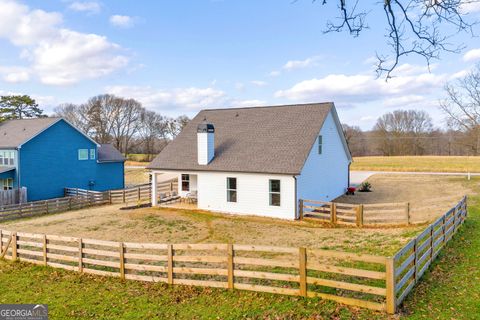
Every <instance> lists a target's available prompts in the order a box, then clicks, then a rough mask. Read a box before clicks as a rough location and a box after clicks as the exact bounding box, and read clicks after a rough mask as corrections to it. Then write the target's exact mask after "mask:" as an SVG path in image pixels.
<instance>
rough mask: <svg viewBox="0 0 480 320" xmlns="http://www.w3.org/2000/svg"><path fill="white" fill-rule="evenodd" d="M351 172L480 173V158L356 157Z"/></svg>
mask: <svg viewBox="0 0 480 320" xmlns="http://www.w3.org/2000/svg"><path fill="white" fill-rule="evenodd" d="M350 169H351V170H363V171H407V172H461V173H467V172H480V157H466V156H465V157H457V156H451V157H449V156H408V157H355V158H354V159H353V163H352V165H351V167H350Z"/></svg>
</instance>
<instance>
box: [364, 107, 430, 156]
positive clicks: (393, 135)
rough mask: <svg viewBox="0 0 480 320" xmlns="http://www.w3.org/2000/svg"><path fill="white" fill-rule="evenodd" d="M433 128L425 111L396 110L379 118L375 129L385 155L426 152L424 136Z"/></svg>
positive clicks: (380, 147)
mask: <svg viewBox="0 0 480 320" xmlns="http://www.w3.org/2000/svg"><path fill="white" fill-rule="evenodd" d="M432 129H433V125H432V119H431V117H430V115H428V113H426V112H425V111H416V110H396V111H393V112H391V113H387V114H384V115H383V116H381V117H380V118H378V120H377V123H376V124H375V127H374V128H373V131H374V132H375V134H376V138H377V139H378V141H379V145H378V147H379V149H380V150H381V151H382V153H383V155H387V156H393V155H404V154H414V155H418V154H424V153H425V146H424V140H423V138H424V137H426V135H427V134H428V133H430V132H431V131H432Z"/></svg>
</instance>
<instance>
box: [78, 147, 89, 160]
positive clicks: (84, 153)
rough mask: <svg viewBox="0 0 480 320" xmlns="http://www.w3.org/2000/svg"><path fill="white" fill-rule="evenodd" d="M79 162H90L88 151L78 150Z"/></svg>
mask: <svg viewBox="0 0 480 320" xmlns="http://www.w3.org/2000/svg"><path fill="white" fill-rule="evenodd" d="M78 160H88V149H78Z"/></svg>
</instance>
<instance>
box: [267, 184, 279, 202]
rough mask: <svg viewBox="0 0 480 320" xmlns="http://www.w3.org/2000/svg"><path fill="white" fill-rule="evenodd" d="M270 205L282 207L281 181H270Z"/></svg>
mask: <svg viewBox="0 0 480 320" xmlns="http://www.w3.org/2000/svg"><path fill="white" fill-rule="evenodd" d="M269 191H270V205H271V206H277V207H279V206H280V180H270V190H269Z"/></svg>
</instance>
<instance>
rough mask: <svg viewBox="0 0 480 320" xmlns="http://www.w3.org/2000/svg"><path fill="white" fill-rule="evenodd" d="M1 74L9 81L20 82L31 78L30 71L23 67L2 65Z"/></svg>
mask: <svg viewBox="0 0 480 320" xmlns="http://www.w3.org/2000/svg"><path fill="white" fill-rule="evenodd" d="M0 75H1V76H2V79H3V81H5V82H9V83H20V82H26V81H28V80H30V72H29V71H28V69H26V68H22V67H2V66H0Z"/></svg>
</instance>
